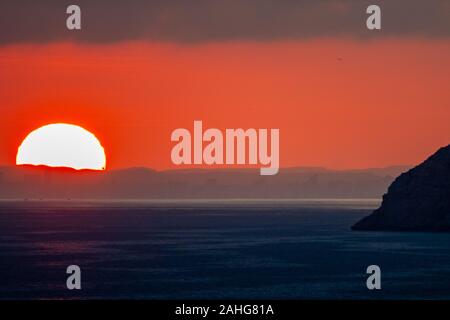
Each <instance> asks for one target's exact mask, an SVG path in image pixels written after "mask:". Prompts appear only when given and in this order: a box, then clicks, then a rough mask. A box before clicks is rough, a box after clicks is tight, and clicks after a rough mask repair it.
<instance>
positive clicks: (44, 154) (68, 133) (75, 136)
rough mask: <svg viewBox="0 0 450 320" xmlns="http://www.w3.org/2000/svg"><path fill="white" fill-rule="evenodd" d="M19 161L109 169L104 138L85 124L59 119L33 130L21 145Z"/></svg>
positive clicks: (18, 153)
mask: <svg viewBox="0 0 450 320" xmlns="http://www.w3.org/2000/svg"><path fill="white" fill-rule="evenodd" d="M16 165H34V166H40V165H44V166H48V167H62V168H72V169H76V170H84V169H88V170H105V169H106V156H105V151H104V149H103V147H102V145H101V144H100V141H99V140H98V139H97V138H96V137H95V136H94V135H93V134H92V133H90V132H89V131H87V130H85V129H83V128H82V127H79V126H76V125H72V124H65V123H56V124H50V125H45V126H43V127H40V128H38V129H36V130H34V131H32V132H31V133H30V134H28V136H27V137H26V138H25V140H23V142H22V144H21V145H20V147H19V149H18V152H17V157H16Z"/></svg>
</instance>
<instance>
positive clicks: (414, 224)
mask: <svg viewBox="0 0 450 320" xmlns="http://www.w3.org/2000/svg"><path fill="white" fill-rule="evenodd" d="M352 229H353V230H386V231H388V230H391V231H447V232H448V231H450V145H449V146H447V147H444V148H441V149H439V150H438V151H437V152H436V153H435V154H433V155H432V156H431V157H429V158H428V159H427V160H425V161H424V162H423V163H421V164H420V165H418V166H416V167H414V168H413V169H411V170H409V171H407V172H405V173H403V174H401V175H400V176H399V177H398V178H397V179H395V180H394V182H393V183H392V184H391V185H390V187H389V188H388V192H387V194H385V195H384V196H383V202H382V204H381V207H380V208H378V209H377V210H375V211H374V212H373V213H372V214H371V215H369V216H368V217H365V218H363V219H362V220H360V221H359V222H357V223H356V224H355V225H354V226H353V227H352Z"/></svg>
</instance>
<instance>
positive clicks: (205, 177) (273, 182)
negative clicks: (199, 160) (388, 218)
mask: <svg viewBox="0 0 450 320" xmlns="http://www.w3.org/2000/svg"><path fill="white" fill-rule="evenodd" d="M407 169H408V167H406V166H393V167H387V168H373V169H363V170H343V171H339V170H328V169H325V168H314V167H311V168H308V167H299V168H287V169H281V170H280V172H279V173H278V174H277V175H275V176H261V175H259V169H187V170H167V171H155V170H151V169H147V168H129V169H123V170H111V171H106V172H92V171H83V172H76V171H74V170H69V169H52V168H43V167H0V198H3V199H17V198H19V199H25V198H28V199H67V198H70V199H78V198H82V199H87V198H92V199H106V198H110V199H146V198H147V199H157V198H161V199H167V198H178V199H183V198H184V199H186V198H190V199H212V198H219V199H220V198H228V199H230V198H233V199H234V198H241V199H242V198H246V199H250V198H251V199H258V198H263V199H267V198H274V199H283V198H300V199H311V198H381V196H382V195H383V193H385V192H386V190H387V187H388V186H389V184H390V183H391V182H392V181H393V180H394V179H395V177H397V176H398V175H399V174H400V173H402V172H404V171H406V170H407Z"/></svg>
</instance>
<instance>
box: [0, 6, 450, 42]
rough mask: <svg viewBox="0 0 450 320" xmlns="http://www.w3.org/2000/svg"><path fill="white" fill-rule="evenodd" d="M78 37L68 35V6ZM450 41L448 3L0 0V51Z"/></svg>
mask: <svg viewBox="0 0 450 320" xmlns="http://www.w3.org/2000/svg"><path fill="white" fill-rule="evenodd" d="M70 4H77V5H79V6H80V7H81V10H82V30H81V31H69V30H67V29H66V18H67V14H66V7H67V6H68V5H70ZM370 4H378V5H380V7H381V8H382V30H381V31H369V30H367V29H366V25H365V21H366V17H367V14H366V12H365V11H366V8H367V6H368V5H370ZM384 36H396V37H408V36H421V37H428V38H439V37H449V36H450V1H448V0H427V1H422V0H381V1H378V0H239V1H238V0H195V1H188V0H155V1H152V0H121V1H115V0H75V1H70V2H68V1H67V2H66V1H61V0H40V1H36V0H2V1H1V2H0V44H3V45H4V44H10V43H19V42H37V43H42V42H52V41H79V42H88V43H109V42H116V41H128V40H147V41H168V42H177V43H196V42H216V41H229V40H253V41H271V40H292V39H306V38H314V37H355V38H360V39H364V38H371V37H384Z"/></svg>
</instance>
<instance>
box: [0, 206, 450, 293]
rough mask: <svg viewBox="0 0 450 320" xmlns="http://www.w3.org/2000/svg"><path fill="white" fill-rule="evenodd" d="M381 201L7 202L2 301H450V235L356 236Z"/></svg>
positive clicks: (0, 246) (2, 222)
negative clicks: (371, 281) (74, 281)
mask: <svg viewBox="0 0 450 320" xmlns="http://www.w3.org/2000/svg"><path fill="white" fill-rule="evenodd" d="M378 204H379V201H378V200H348V201H342V200H332V199H330V200H310V201H298V200H284V201H271V200H266V201H244V200H235V201H181V200H180V201H147V202H139V201H109V202H108V201H83V202H81V201H73V200H72V201H62V202H58V201H22V200H21V201H1V202H0V299H123V298H126V299H205V298H207V299H215V298H221V299H224V298H232V299H240V298H249V299H449V298H450V234H445V233H391V232H354V231H351V230H350V226H351V225H352V224H353V223H355V222H356V221H357V220H359V219H360V218H362V217H363V216H365V215H368V214H369V213H370V212H371V211H372V210H373V209H374V208H376V207H377V206H378ZM69 265H78V266H79V267H80V268H81V283H82V289H81V290H72V291H71V290H68V289H67V288H66V279H67V277H68V275H67V274H66V268H67V266H69ZM369 265H378V266H380V268H381V286H382V288H381V290H368V289H367V287H366V279H367V277H368V275H367V274H366V268H367V267H368V266H369Z"/></svg>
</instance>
